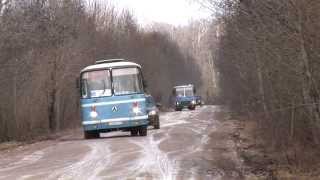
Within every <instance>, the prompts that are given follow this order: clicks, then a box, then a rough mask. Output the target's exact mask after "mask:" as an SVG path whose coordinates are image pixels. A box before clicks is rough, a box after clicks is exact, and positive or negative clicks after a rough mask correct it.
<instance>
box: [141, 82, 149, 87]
mask: <svg viewBox="0 0 320 180" xmlns="http://www.w3.org/2000/svg"><path fill="white" fill-rule="evenodd" d="M142 83H143V87H144V88H147V87H148V83H147V81H146V80H143V82H142Z"/></svg>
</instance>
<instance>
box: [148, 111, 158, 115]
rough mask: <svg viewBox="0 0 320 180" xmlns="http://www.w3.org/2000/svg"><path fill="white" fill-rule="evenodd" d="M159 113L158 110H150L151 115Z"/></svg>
mask: <svg viewBox="0 0 320 180" xmlns="http://www.w3.org/2000/svg"><path fill="white" fill-rule="evenodd" d="M156 114H157V111H155V110H152V111H150V112H149V114H148V115H149V116H154V115H156Z"/></svg>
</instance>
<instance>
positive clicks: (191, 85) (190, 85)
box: [173, 84, 193, 88]
mask: <svg viewBox="0 0 320 180" xmlns="http://www.w3.org/2000/svg"><path fill="white" fill-rule="evenodd" d="M186 87H193V84H188V85H181V86H175V87H173V88H186Z"/></svg>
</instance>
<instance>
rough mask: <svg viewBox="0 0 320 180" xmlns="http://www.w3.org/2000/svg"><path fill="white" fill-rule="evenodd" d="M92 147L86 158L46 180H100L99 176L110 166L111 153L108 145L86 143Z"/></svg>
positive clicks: (55, 172) (58, 171)
mask: <svg viewBox="0 0 320 180" xmlns="http://www.w3.org/2000/svg"><path fill="white" fill-rule="evenodd" d="M86 142H87V143H86V145H87V146H89V147H90V149H91V150H90V152H88V153H87V154H86V155H85V157H84V158H83V159H82V160H80V161H78V162H76V163H74V164H71V165H70V166H67V167H65V168H63V169H59V170H56V171H54V172H53V173H52V174H51V175H50V176H49V177H48V178H46V179H49V180H50V179H61V180H66V179H80V180H82V179H83V180H91V179H92V180H96V179H97V180H99V179H100V178H99V177H98V174H99V173H100V172H101V171H102V170H103V169H104V168H106V167H107V166H108V165H109V164H110V151H109V148H108V145H107V144H106V143H101V142H90V141H86Z"/></svg>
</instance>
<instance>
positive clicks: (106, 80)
mask: <svg viewBox="0 0 320 180" xmlns="http://www.w3.org/2000/svg"><path fill="white" fill-rule="evenodd" d="M81 82H82V90H81V91H82V98H96V97H105V96H111V95H112V93H111V80H110V71H109V70H99V71H91V72H85V73H83V75H82V79H81Z"/></svg>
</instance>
